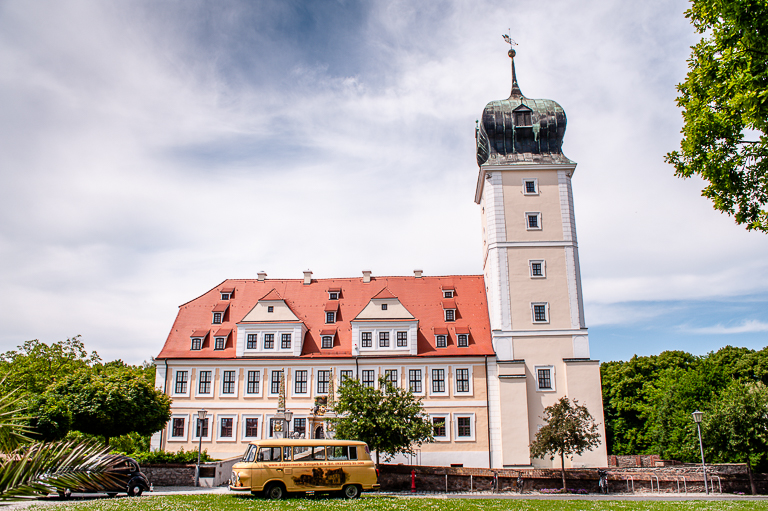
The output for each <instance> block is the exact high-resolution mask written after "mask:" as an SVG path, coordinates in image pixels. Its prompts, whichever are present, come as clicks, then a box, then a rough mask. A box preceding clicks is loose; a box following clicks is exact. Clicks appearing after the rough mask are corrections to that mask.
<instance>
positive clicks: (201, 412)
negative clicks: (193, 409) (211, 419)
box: [197, 408, 208, 421]
mask: <svg viewBox="0 0 768 511" xmlns="http://www.w3.org/2000/svg"><path fill="white" fill-rule="evenodd" d="M206 415H208V411H207V410H206V409H205V408H203V409H202V410H199V411H198V412H197V417H198V418H199V419H200V420H201V421H204V420H205V416H206Z"/></svg>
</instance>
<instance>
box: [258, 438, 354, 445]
mask: <svg viewBox="0 0 768 511" xmlns="http://www.w3.org/2000/svg"><path fill="white" fill-rule="evenodd" d="M250 443H251V445H259V446H262V447H271V446H278V445H299V446H301V445H366V443H365V442H361V441H359V440H335V439H334V440H331V439H323V438H309V439H307V438H270V439H265V440H252V441H251V442H250Z"/></svg>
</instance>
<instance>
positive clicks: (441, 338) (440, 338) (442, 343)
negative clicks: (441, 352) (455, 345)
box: [435, 334, 448, 348]
mask: <svg viewBox="0 0 768 511" xmlns="http://www.w3.org/2000/svg"><path fill="white" fill-rule="evenodd" d="M435 346H436V347H438V348H445V347H447V346H448V336H447V335H443V334H440V335H436V336H435Z"/></svg>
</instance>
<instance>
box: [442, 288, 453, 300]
mask: <svg viewBox="0 0 768 511" xmlns="http://www.w3.org/2000/svg"><path fill="white" fill-rule="evenodd" d="M443 298H453V289H446V290H445V291H443Z"/></svg>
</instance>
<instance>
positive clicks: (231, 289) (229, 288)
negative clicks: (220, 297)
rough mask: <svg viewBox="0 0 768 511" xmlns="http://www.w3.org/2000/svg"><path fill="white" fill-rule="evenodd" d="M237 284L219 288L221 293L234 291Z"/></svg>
mask: <svg viewBox="0 0 768 511" xmlns="http://www.w3.org/2000/svg"><path fill="white" fill-rule="evenodd" d="M234 292H235V286H226V287H222V288H221V289H219V293H234Z"/></svg>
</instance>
